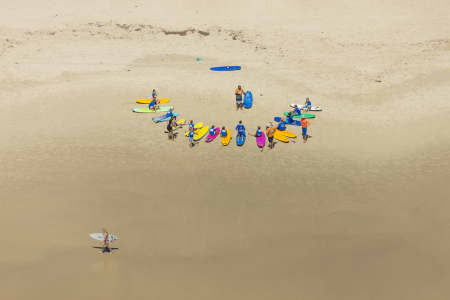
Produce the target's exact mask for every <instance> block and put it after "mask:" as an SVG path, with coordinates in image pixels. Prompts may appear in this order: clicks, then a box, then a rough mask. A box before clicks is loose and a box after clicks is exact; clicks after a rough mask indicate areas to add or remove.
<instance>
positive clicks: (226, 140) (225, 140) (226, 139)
mask: <svg viewBox="0 0 450 300" xmlns="http://www.w3.org/2000/svg"><path fill="white" fill-rule="evenodd" d="M230 140H231V134H230V130H229V129H227V136H223V137H222V145H224V146H227V145H228V144H229V143H230Z"/></svg>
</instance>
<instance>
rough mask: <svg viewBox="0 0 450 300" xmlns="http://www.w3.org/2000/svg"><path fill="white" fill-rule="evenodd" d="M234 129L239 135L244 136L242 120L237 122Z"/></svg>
mask: <svg viewBox="0 0 450 300" xmlns="http://www.w3.org/2000/svg"><path fill="white" fill-rule="evenodd" d="M236 131H237V132H238V135H239V136H240V137H243V136H245V126H244V125H243V124H242V120H241V121H239V124H237V126H236Z"/></svg>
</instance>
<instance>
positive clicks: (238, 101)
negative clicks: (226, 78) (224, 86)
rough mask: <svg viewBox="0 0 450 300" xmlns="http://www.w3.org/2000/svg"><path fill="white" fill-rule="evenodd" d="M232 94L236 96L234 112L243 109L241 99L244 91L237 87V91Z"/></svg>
mask: <svg viewBox="0 0 450 300" xmlns="http://www.w3.org/2000/svg"><path fill="white" fill-rule="evenodd" d="M234 94H235V95H236V110H239V109H243V107H244V102H243V97H244V95H245V91H244V89H243V88H242V87H241V86H240V85H238V87H237V89H236V90H235V91H234Z"/></svg>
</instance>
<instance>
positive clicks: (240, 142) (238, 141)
mask: <svg viewBox="0 0 450 300" xmlns="http://www.w3.org/2000/svg"><path fill="white" fill-rule="evenodd" d="M244 143H245V135H242V136H240V135H239V134H238V135H236V145H238V146H239V147H241V146H242V145H244Z"/></svg>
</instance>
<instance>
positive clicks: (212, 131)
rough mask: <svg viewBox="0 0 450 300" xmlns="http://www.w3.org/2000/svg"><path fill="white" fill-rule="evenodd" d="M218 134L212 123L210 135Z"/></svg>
mask: <svg viewBox="0 0 450 300" xmlns="http://www.w3.org/2000/svg"><path fill="white" fill-rule="evenodd" d="M215 134H216V128H215V127H214V125H211V128H210V129H209V135H212V136H214V135H215Z"/></svg>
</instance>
